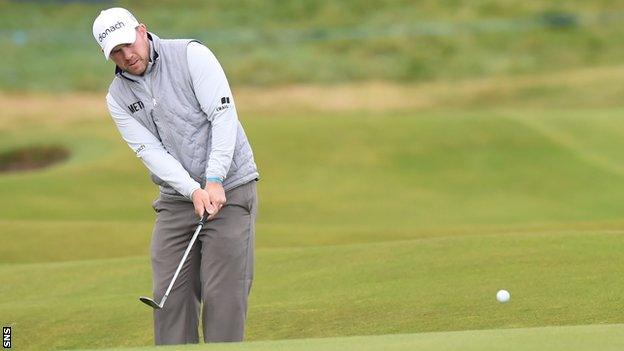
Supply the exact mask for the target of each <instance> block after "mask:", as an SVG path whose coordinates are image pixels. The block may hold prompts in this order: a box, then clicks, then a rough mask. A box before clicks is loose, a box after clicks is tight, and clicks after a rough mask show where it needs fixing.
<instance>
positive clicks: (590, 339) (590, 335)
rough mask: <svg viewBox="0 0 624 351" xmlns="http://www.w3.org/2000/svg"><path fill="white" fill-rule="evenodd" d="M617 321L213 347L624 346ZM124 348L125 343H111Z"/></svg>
mask: <svg viewBox="0 0 624 351" xmlns="http://www.w3.org/2000/svg"><path fill="white" fill-rule="evenodd" d="M623 330H624V327H623V326H622V325H621V324H619V325H600V326H598V325H595V326H594V325H592V326H573V327H544V328H525V329H502V330H479V331H474V330H471V331H461V332H444V333H421V334H396V335H381V336H360V337H346V338H344V337H343V338H326V339H298V340H283V341H266V342H251V343H247V344H243V345H240V344H233V345H231V344H219V345H211V346H210V349H211V350H218V351H227V350H249V351H258V350H288V351H291V350H292V351H304V350H327V351H332V350H341V351H342V350H358V351H366V350H391V351H392V350H397V351H398V350H448V351H453V350H461V351H471V350H474V351H488V350H503V349H504V350H517V351H522V350H527V351H533V350H545V349H547V350H552V351H564V350H565V351H568V350H596V349H599V350H603V351H610V350H620V349H621V348H622V347H623V346H624V338H623V337H622V335H624V334H623V333H622V331H623ZM205 349H206V347H205V346H184V347H180V346H175V347H173V346H171V347H166V346H165V347H159V348H154V347H145V348H133V349H123V350H137V351H139V350H144V351H148V350H205ZM108 350H122V349H108Z"/></svg>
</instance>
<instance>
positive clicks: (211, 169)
mask: <svg viewBox="0 0 624 351" xmlns="http://www.w3.org/2000/svg"><path fill="white" fill-rule="evenodd" d="M93 36H94V37H95V40H96V41H97V43H98V44H99V45H100V47H101V48H102V52H103V53H104V57H105V58H106V59H107V60H108V59H111V60H112V61H113V62H114V63H115V64H116V67H115V77H114V78H113V81H112V83H111V84H110V87H109V90H108V95H106V102H107V104H108V109H109V111H110V114H111V116H112V119H113V121H114V122H115V125H116V126H117V129H118V130H119V133H120V134H121V137H122V138H123V139H124V140H125V141H126V143H127V144H128V146H130V148H131V149H132V150H133V151H134V152H135V153H136V156H137V157H138V158H140V159H141V161H142V162H143V163H144V164H145V166H146V167H147V169H148V170H149V172H150V173H151V178H152V180H153V182H154V183H156V184H157V185H159V187H160V194H159V196H158V198H157V199H156V200H155V201H154V203H153V208H154V210H155V211H156V213H157V216H156V223H155V225H154V230H153V233H152V243H151V261H152V274H153V283H154V286H153V289H154V290H153V294H154V295H153V296H154V300H156V301H160V300H161V299H162V297H163V295H164V294H165V290H166V289H167V286H168V284H169V283H170V282H171V279H172V277H173V275H174V272H175V270H176V268H177V266H178V264H179V262H180V259H181V258H182V256H183V254H184V251H185V250H186V248H187V245H188V243H189V240H190V238H191V236H192V234H193V231H194V230H195V228H196V226H197V224H198V223H199V217H201V216H202V215H203V214H204V212H208V213H209V214H210V216H209V217H208V221H207V222H206V225H205V226H204V228H203V229H202V231H201V232H200V234H199V237H198V240H197V242H196V244H195V245H194V246H193V249H192V251H191V252H190V254H189V258H188V259H187V261H186V263H185V264H184V266H183V268H182V270H181V272H180V275H179V277H178V279H177V280H176V282H175V284H174V286H173V289H172V291H171V293H170V295H169V297H168V299H167V303H166V304H165V306H164V307H163V308H162V309H155V310H154V336H155V343H156V345H163V344H184V343H197V342H199V335H198V326H199V318H200V311H201V318H202V327H203V335H204V341H205V342H227V341H241V340H243V335H244V328H245V317H246V313H247V297H248V295H249V291H250V289H251V282H252V278H253V261H254V228H255V220H256V213H257V197H256V181H257V180H258V178H259V174H258V170H257V167H256V164H255V162H254V157H253V153H252V150H251V147H250V145H249V142H248V140H247V137H246V135H245V132H244V131H243V128H242V126H241V124H240V122H239V121H238V117H237V113H236V107H235V104H234V98H233V97H232V92H231V91H230V87H229V84H228V81H227V79H226V77H225V74H224V72H223V69H222V68H221V66H220V64H219V62H218V61H217V59H216V58H215V56H214V55H213V54H212V52H211V51H210V50H209V49H208V48H207V47H205V46H204V45H202V44H201V43H200V42H198V41H196V40H189V39H176V40H166V39H160V38H159V37H158V36H156V35H155V34H154V33H151V32H148V31H147V28H146V26H145V24H143V23H139V22H138V21H137V20H136V18H135V17H134V16H133V15H132V14H131V13H130V12H129V11H128V10H125V9H123V8H119V7H117V8H111V9H108V10H104V11H102V12H101V13H100V14H99V16H98V17H97V18H96V19H95V21H94V23H93Z"/></svg>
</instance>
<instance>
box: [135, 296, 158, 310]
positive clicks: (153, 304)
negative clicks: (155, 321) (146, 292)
mask: <svg viewBox="0 0 624 351" xmlns="http://www.w3.org/2000/svg"><path fill="white" fill-rule="evenodd" d="M139 300H141V302H143V303H144V304H146V305H148V306H150V307H152V308H155V309H157V310H159V309H161V308H162V306H161V305H159V304H157V303H156V302H154V300H152V299H150V298H149V297H145V296H141V297H139Z"/></svg>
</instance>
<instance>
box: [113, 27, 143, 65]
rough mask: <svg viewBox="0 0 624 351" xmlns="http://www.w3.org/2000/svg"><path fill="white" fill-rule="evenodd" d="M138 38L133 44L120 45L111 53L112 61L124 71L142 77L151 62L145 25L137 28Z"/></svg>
mask: <svg viewBox="0 0 624 351" xmlns="http://www.w3.org/2000/svg"><path fill="white" fill-rule="evenodd" d="M136 31H137V38H136V40H135V41H134V43H132V44H119V45H117V46H115V47H114V48H113V50H112V51H111V53H110V59H111V60H113V62H115V64H116V65H117V66H118V67H119V68H121V69H122V70H123V71H126V72H128V73H131V74H134V75H137V76H140V75H142V74H143V73H144V72H145V70H146V69H147V64H148V62H149V39H147V28H145V25H144V24H141V25H139V26H138V27H137V29H136Z"/></svg>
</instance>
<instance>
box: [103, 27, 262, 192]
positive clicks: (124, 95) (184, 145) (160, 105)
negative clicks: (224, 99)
mask: <svg viewBox="0 0 624 351" xmlns="http://www.w3.org/2000/svg"><path fill="white" fill-rule="evenodd" d="M149 38H150V39H151V45H153V50H154V51H153V59H152V60H153V65H152V69H151V71H150V75H151V85H152V93H153V99H152V96H150V95H149V93H148V92H147V91H146V90H145V89H144V88H143V86H142V84H140V83H139V82H136V81H134V80H132V79H131V78H129V77H126V76H124V75H123V74H122V73H123V72H122V71H121V70H120V69H119V68H117V69H116V77H115V78H114V79H113V81H112V83H111V85H110V87H109V93H110V94H111V96H112V97H113V98H114V99H115V101H116V102H117V103H118V104H119V105H120V106H121V107H123V108H124V109H125V110H126V112H128V114H130V115H131V116H132V117H134V118H135V119H136V120H137V121H139V122H140V123H141V124H142V125H143V126H145V127H146V128H147V129H148V130H149V131H150V132H152V134H154V135H155V136H156V138H158V139H159V140H160V141H161V142H162V143H163V145H164V147H165V149H166V150H167V152H169V153H170V154H171V155H172V156H173V157H174V158H175V159H176V160H178V161H179V162H180V163H181V164H182V166H183V167H184V168H185V169H186V170H187V171H188V172H189V174H190V175H191V177H192V178H193V179H195V181H197V182H198V183H199V184H201V186H202V188H203V187H204V186H205V183H206V179H205V178H206V177H205V173H206V166H207V162H208V156H209V155H210V148H211V136H212V128H211V122H210V121H209V120H208V118H207V116H206V114H205V113H204V112H203V111H202V109H201V106H200V104H199V101H197V98H196V97H195V93H194V92H193V87H192V82H191V77H190V74H189V69H188V62H187V56H186V47H187V45H188V44H189V43H190V42H191V41H194V40H191V39H175V40H166V39H160V38H158V37H157V36H156V35H154V34H153V33H149ZM139 101H140V102H141V105H143V106H141V107H143V108H142V109H139V110H138V111H137V110H136V108H133V106H137V105H135V103H137V102H139ZM154 102H156V103H154ZM131 108H132V110H131ZM258 177H259V174H258V169H257V167H256V164H255V162H254V158H253V153H252V151H251V146H250V145H249V142H248V140H247V136H246V135H245V131H244V130H243V127H242V125H241V124H240V122H239V123H238V131H237V136H236V146H235V148H234V156H233V159H232V163H231V166H230V169H229V171H228V173H227V176H226V178H225V180H224V181H223V188H224V190H226V191H227V190H230V189H233V188H235V187H237V186H239V185H243V184H245V183H247V182H250V181H252V180H254V179H257V178H258ZM151 178H152V181H153V182H154V183H156V184H158V185H159V186H160V191H161V193H163V194H168V195H179V196H182V195H181V194H180V193H178V192H177V191H176V190H175V189H173V188H172V187H171V186H170V185H169V184H167V182H165V181H164V180H162V179H160V178H158V176H156V175H155V174H151Z"/></svg>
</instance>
